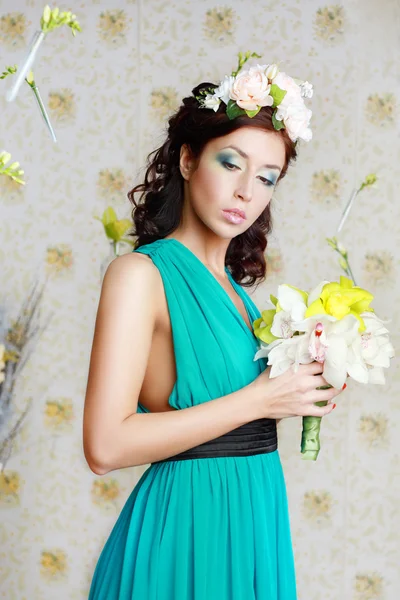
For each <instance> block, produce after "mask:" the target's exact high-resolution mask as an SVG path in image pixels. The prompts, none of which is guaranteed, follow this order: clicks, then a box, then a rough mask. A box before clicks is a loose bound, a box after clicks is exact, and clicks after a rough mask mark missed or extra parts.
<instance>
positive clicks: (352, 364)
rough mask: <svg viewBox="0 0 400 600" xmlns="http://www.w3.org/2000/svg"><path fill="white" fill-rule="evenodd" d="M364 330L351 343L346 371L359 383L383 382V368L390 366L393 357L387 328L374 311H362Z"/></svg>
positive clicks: (393, 353)
mask: <svg viewBox="0 0 400 600" xmlns="http://www.w3.org/2000/svg"><path fill="white" fill-rule="evenodd" d="M362 318H363V319H364V323H365V325H366V329H365V331H364V332H363V333H362V334H361V335H359V336H358V337H357V338H356V339H355V340H354V341H353V342H352V344H351V348H350V351H349V357H348V362H349V364H348V373H349V375H350V377H352V378H353V379H355V380H356V381H358V382H360V383H375V384H381V385H383V384H384V383H385V375H384V372H383V369H384V368H388V367H389V366H390V359H391V358H393V357H394V355H395V352H394V348H393V345H392V344H391V342H390V341H389V335H388V333H389V332H388V330H387V329H386V327H384V325H383V322H382V320H381V319H379V318H378V317H377V316H376V314H375V313H371V312H366V313H362Z"/></svg>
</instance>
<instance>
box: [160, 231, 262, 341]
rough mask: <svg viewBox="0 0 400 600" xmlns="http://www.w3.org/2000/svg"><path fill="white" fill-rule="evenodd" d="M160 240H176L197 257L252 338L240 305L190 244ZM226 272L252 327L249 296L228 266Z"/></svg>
mask: <svg viewBox="0 0 400 600" xmlns="http://www.w3.org/2000/svg"><path fill="white" fill-rule="evenodd" d="M158 241H164V242H175V244H177V245H178V246H179V247H180V248H183V249H184V250H185V251H186V252H188V254H189V255H190V256H192V257H193V258H194V259H195V261H196V262H197V263H198V264H199V265H200V266H201V267H202V268H203V269H204V271H205V272H207V273H208V276H209V277H211V279H212V280H213V281H214V282H215V284H216V285H217V286H218V288H219V289H220V290H221V292H222V294H223V295H225V297H226V298H227V299H228V302H229V303H230V304H231V306H232V307H233V309H234V310H235V312H236V314H237V315H238V317H239V319H240V321H241V323H242V325H243V326H244V327H245V328H246V330H247V332H248V334H249V335H251V337H252V338H254V332H253V330H252V329H250V328H249V326H248V325H247V323H246V321H245V319H244V318H243V315H242V314H241V312H240V311H239V309H238V307H237V306H236V304H235V303H234V301H233V300H232V298H231V297H230V296H229V294H228V292H227V291H226V290H225V289H224V287H223V286H222V285H221V283H220V282H219V281H218V279H217V278H216V277H215V276H214V275H213V273H211V271H210V269H208V268H207V267H206V265H205V264H204V263H203V261H202V260H200V258H199V257H198V256H196V254H195V253H194V252H192V250H190V248H188V246H186V245H185V244H183V243H182V242H180V241H179V240H177V239H176V238H161V239H160V240H158ZM225 272H226V274H227V275H228V279H229V282H230V284H231V286H232V289H233V291H234V292H236V294H237V295H238V296H239V298H240V300H241V301H242V303H243V307H244V309H245V311H246V314H247V318H248V320H249V323H250V327H251V324H252V322H253V318H252V316H251V314H250V311H249V307H248V304H247V298H246V296H245V294H244V293H243V290H242V288H241V286H240V285H239V284H238V283H237V282H236V281H235V280H234V279H233V277H232V274H231V272H230V271H229V269H228V267H225Z"/></svg>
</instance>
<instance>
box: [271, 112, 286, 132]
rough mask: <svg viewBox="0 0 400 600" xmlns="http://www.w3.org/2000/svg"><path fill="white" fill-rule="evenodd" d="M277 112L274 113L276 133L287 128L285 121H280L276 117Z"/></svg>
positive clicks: (273, 121) (273, 119) (273, 122)
mask: <svg viewBox="0 0 400 600" xmlns="http://www.w3.org/2000/svg"><path fill="white" fill-rule="evenodd" d="M275 112H276V111H275ZM275 112H273V113H272V125H273V126H274V129H276V131H279V130H280V129H284V128H285V124H284V122H283V121H278V119H277V118H276V116H275Z"/></svg>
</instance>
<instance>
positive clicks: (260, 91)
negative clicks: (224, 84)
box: [230, 65, 274, 110]
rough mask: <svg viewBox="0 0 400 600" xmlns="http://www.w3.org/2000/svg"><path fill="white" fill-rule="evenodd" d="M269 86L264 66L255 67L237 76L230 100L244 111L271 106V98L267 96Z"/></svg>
mask: <svg viewBox="0 0 400 600" xmlns="http://www.w3.org/2000/svg"><path fill="white" fill-rule="evenodd" d="M270 89H271V86H270V84H269V83H268V78H267V76H266V75H265V66H260V65H257V66H256V67H251V68H250V69H249V70H248V71H243V72H242V73H239V75H237V77H236V79H235V81H234V83H233V86H232V89H231V92H230V98H231V99H232V100H235V102H236V104H237V105H238V106H240V108H243V109H245V110H256V109H257V107H258V106H272V104H273V102H274V101H273V98H272V96H270V95H269V92H270Z"/></svg>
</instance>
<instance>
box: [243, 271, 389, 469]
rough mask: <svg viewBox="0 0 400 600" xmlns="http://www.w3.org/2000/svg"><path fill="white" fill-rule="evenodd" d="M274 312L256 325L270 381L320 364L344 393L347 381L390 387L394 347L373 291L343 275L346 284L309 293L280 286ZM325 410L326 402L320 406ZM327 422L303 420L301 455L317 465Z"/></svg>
mask: <svg viewBox="0 0 400 600" xmlns="http://www.w3.org/2000/svg"><path fill="white" fill-rule="evenodd" d="M270 298H271V302H272V306H273V308H272V309H269V310H264V311H262V313H261V314H262V316H261V318H259V319H257V320H256V321H254V324H253V327H254V335H255V336H256V337H257V338H258V339H259V340H260V347H259V350H258V351H257V353H256V355H255V357H254V360H258V359H259V358H261V357H268V364H269V365H271V372H270V377H277V376H278V375H280V374H282V373H284V372H285V371H286V370H287V369H288V368H289V367H291V366H292V365H295V369H296V368H298V365H299V364H308V363H311V362H313V361H318V362H319V363H321V364H323V376H324V378H325V379H326V381H327V382H328V384H329V385H328V387H332V386H333V387H335V388H337V389H341V388H342V387H343V384H344V383H345V381H346V378H347V377H350V378H352V379H354V380H355V381H358V382H360V383H377V384H383V383H385V376H384V371H383V369H384V368H387V367H389V364H390V358H393V356H394V348H393V346H392V344H391V343H390V340H389V335H388V334H389V332H388V330H387V329H386V327H385V326H384V323H383V321H382V320H380V319H379V318H378V317H377V315H376V314H375V312H374V310H373V308H371V307H370V303H371V301H372V300H373V296H372V294H371V293H370V292H368V291H367V290H364V289H362V288H361V287H358V286H356V285H354V284H353V282H352V281H351V280H350V279H348V278H347V277H344V276H341V277H340V282H339V283H338V282H329V281H323V282H321V283H320V284H319V285H318V286H317V287H316V288H315V289H314V290H313V291H312V292H310V293H307V292H305V291H303V290H300V289H298V288H296V287H294V286H291V285H288V284H283V285H280V286H279V287H278V294H277V297H275V296H272V295H271V297H270ZM317 404H318V405H320V406H323V405H326V402H325V401H324V402H319V403H317ZM320 427H321V417H312V416H307V417H303V432H302V440H301V452H302V454H303V458H304V459H307V460H316V459H317V456H318V453H319V450H320V440H319V432H320Z"/></svg>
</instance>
